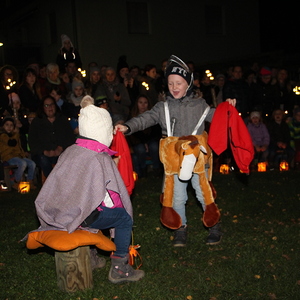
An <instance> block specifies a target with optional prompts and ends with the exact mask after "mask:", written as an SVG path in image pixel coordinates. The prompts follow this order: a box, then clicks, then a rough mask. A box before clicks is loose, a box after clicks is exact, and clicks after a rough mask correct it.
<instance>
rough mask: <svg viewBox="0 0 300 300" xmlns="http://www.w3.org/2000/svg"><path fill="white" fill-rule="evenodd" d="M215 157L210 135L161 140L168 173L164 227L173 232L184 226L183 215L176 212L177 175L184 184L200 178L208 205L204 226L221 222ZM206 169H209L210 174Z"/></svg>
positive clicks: (164, 192) (161, 149)
mask: <svg viewBox="0 0 300 300" xmlns="http://www.w3.org/2000/svg"><path fill="white" fill-rule="evenodd" d="M212 157H213V155H212V151H211V149H210V147H209V146H208V144H207V133H206V132H204V133H203V134H201V135H189V136H182V137H174V136H169V137H167V138H164V139H161V141H160V160H161V162H162V163H163V165H164V169H165V182H164V188H163V193H162V194H161V204H162V211H161V215H160V220H161V222H162V224H163V225H165V226H166V227H169V228H171V229H178V228H179V227H180V226H181V225H182V221H181V218H180V216H179V214H178V213H177V212H176V211H175V210H174V209H173V190H174V174H178V177H179V179H181V180H189V179H190V178H191V177H192V174H193V173H196V174H198V175H199V184H200V186H201V189H202V193H203V197H204V202H205V211H204V214H203V218H202V221H203V224H204V225H205V226H207V227H212V226H214V225H215V224H217V223H218V222H219V219H220V211H219V209H218V207H217V205H216V204H215V202H214V199H215V197H216V191H215V189H214V187H213V185H212V183H211V178H212ZM206 167H208V169H207V171H206ZM206 172H207V173H208V174H206Z"/></svg>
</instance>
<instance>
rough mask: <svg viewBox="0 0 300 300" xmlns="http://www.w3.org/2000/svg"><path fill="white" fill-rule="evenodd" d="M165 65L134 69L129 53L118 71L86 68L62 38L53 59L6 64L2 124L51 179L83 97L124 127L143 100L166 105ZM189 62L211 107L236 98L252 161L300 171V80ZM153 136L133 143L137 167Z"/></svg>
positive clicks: (268, 69)
mask: <svg viewBox="0 0 300 300" xmlns="http://www.w3.org/2000/svg"><path fill="white" fill-rule="evenodd" d="M166 61H167V60H166V59H162V62H161V66H159V67H156V66H155V65H154V64H153V63H151V61H150V62H149V61H148V62H145V65H144V66H137V65H134V64H132V65H131V66H130V65H128V63H127V61H126V56H120V57H119V59H118V60H117V59H116V67H114V66H109V65H106V64H103V65H98V63H97V62H95V61H92V60H91V61H90V62H88V65H87V70H86V71H84V70H82V69H81V68H82V66H83V64H82V62H81V58H80V55H79V52H78V51H77V50H76V49H75V48H74V46H73V44H72V42H71V40H70V38H69V37H68V36H66V35H62V46H61V48H60V49H59V51H58V54H57V56H56V57H55V56H54V60H53V61H51V62H48V63H47V64H43V63H42V62H38V61H32V62H30V63H28V64H27V65H26V66H25V67H24V68H23V69H22V70H17V69H16V67H14V66H13V65H4V66H2V67H1V69H0V81H1V84H0V117H1V122H3V121H4V120H5V119H6V118H8V117H10V118H13V120H14V122H15V130H16V131H18V133H19V136H20V143H21V145H22V148H23V149H24V152H25V153H28V155H29V156H30V158H31V159H32V160H33V161H34V162H35V163H36V165H37V166H38V167H40V168H42V170H43V171H44V173H45V174H46V176H47V174H49V172H50V171H51V168H52V166H53V165H54V164H55V162H56V160H57V158H58V156H59V155H60V153H61V152H62V151H63V150H64V149H65V148H66V147H68V146H69V145H70V144H72V143H73V142H74V140H75V137H76V135H77V134H78V122H77V119H78V114H79V111H80V101H81V99H82V97H83V96H84V95H86V94H88V95H91V96H92V97H93V98H94V99H95V103H96V105H98V106H100V105H101V107H105V108H106V109H107V110H108V111H109V112H110V114H111V117H112V120H113V123H114V124H118V123H124V122H125V121H126V120H128V119H129V118H130V117H131V116H133V115H136V114H139V113H141V111H140V109H141V106H142V104H141V103H142V102H145V103H146V104H147V105H146V106H147V108H146V109H149V108H150V107H152V106H154V105H155V103H156V102H157V101H163V100H164V97H165V94H166V93H167V92H168V90H167V86H166V82H165V80H164V68H165V66H166ZM188 65H189V67H190V68H191V70H193V73H194V87H193V90H194V93H195V94H197V95H200V96H202V97H203V98H204V99H205V100H206V102H207V103H208V104H209V105H211V106H212V107H217V105H218V104H220V103H221V102H222V101H224V100H225V99H227V98H235V99H236V101H237V104H236V108H237V110H238V111H239V113H240V115H241V116H242V117H243V118H244V120H245V123H246V124H247V127H248V128H249V132H250V133H251V137H252V138H253V143H254V147H255V150H256V156H255V161H254V162H258V161H267V162H268V164H269V166H270V168H273V167H275V166H276V164H277V163H278V160H279V159H280V158H279V157H280V155H281V157H285V159H287V160H288V162H289V163H291V164H292V165H293V166H294V167H295V168H298V167H299V163H300V154H299V153H300V151H299V149H300V96H298V95H296V94H295V92H294V91H293V89H294V88H295V87H296V86H297V84H298V85H300V83H299V79H298V80H297V79H295V78H293V80H291V78H290V72H289V70H288V69H286V68H284V67H280V68H279V67H278V68H275V67H272V66H266V65H261V66H259V65H258V64H254V65H253V66H251V67H248V68H246V67H245V66H241V65H238V64H237V65H233V66H231V67H229V68H227V69H226V70H225V71H217V72H216V74H214V78H213V77H211V76H209V75H208V73H207V72H204V70H201V68H199V67H197V66H196V65H195V64H194V63H193V62H192V61H189V62H188ZM85 74H86V76H85ZM20 78H21V80H20ZM158 131H159V130H158ZM153 132H155V136H154V137H153V139H151V136H150V137H149V132H147V133H143V137H142V138H141V135H140V136H139V137H138V138H137V137H136V139H134V137H132V138H131V140H130V142H131V145H132V152H133V158H134V161H135V162H137V161H139V160H140V157H142V158H144V157H146V156H147V155H149V153H148V152H149V149H150V148H149V141H150V140H151V143H153V141H155V142H156V143H158V141H159V138H160V136H159V135H158V134H157V130H153ZM146 137H147V142H145V141H144V139H145V138H146ZM138 140H139V141H140V142H139V143H138V142H137V141H138ZM157 145H158V144H157ZM151 149H156V150H155V151H156V153H155V154H154V153H151V156H152V158H153V160H154V162H155V165H156V166H157V165H158V164H157V163H156V161H157V159H156V158H157V157H158V146H157V147H155V146H153V145H152V146H151ZM0 151H1V149H0ZM152 152H153V151H152ZM141 153H142V154H141ZM1 159H2V161H3V158H1ZM135 168H136V169H137V170H138V172H139V173H140V174H141V175H142V176H144V175H145V164H144V163H141V162H140V161H139V162H138V163H136V164H135ZM0 180H1V178H0Z"/></svg>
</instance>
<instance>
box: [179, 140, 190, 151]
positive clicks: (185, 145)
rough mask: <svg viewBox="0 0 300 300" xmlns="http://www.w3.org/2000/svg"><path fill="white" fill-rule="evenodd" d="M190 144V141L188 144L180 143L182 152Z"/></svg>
mask: <svg viewBox="0 0 300 300" xmlns="http://www.w3.org/2000/svg"><path fill="white" fill-rule="evenodd" d="M190 143H191V142H190V141H189V142H185V143H182V144H181V148H182V149H183V150H187V149H188V147H189V144H190Z"/></svg>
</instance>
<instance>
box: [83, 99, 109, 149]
mask: <svg viewBox="0 0 300 300" xmlns="http://www.w3.org/2000/svg"><path fill="white" fill-rule="evenodd" d="M80 105H81V107H82V108H81V110H80V116H79V119H78V123H79V134H80V135H81V136H84V137H86V138H90V139H93V140H96V141H98V142H99V143H101V144H104V145H106V146H107V147H109V146H110V144H111V142H112V139H113V124H112V119H111V116H110V114H109V112H108V111H107V110H106V109H104V108H100V107H97V106H95V105H94V99H93V98H92V97H91V96H89V95H87V96H84V97H83V98H82V101H81V103H80Z"/></svg>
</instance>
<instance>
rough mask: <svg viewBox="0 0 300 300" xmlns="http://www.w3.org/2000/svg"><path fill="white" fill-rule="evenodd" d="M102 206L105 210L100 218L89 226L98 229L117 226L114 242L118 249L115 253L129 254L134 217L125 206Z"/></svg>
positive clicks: (121, 255) (120, 255)
mask: <svg viewBox="0 0 300 300" xmlns="http://www.w3.org/2000/svg"><path fill="white" fill-rule="evenodd" d="M100 207H101V209H103V210H102V211H101V212H100V214H99V216H98V219H97V220H95V221H94V222H93V223H92V224H90V225H89V227H91V228H97V229H109V228H115V237H114V243H115V245H116V248H117V250H116V251H115V253H114V255H115V256H119V257H125V256H126V255H127V254H128V251H129V245H130V240H131V231H132V224H133V221H132V218H131V216H130V215H129V214H128V213H127V211H126V210H125V208H120V207H117V208H107V207H104V206H100Z"/></svg>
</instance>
